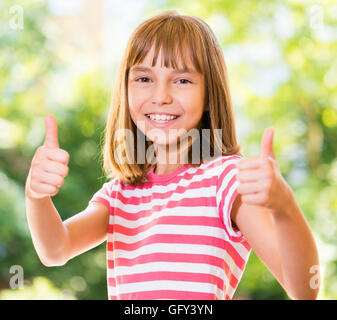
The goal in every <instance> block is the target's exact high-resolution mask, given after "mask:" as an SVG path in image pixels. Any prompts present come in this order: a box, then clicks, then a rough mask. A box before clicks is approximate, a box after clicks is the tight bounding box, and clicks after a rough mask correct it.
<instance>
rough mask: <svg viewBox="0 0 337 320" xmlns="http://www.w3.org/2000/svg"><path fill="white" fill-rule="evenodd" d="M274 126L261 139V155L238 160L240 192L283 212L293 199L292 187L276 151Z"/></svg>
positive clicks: (254, 202) (253, 201) (250, 201)
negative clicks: (274, 147)
mask: <svg viewBox="0 0 337 320" xmlns="http://www.w3.org/2000/svg"><path fill="white" fill-rule="evenodd" d="M273 135H274V130H273V129H272V128H268V129H266V130H265V132H264V135H263V138H262V143H261V156H260V157H256V158H246V159H242V160H240V161H238V162H237V164H236V167H237V168H238V170H239V172H238V173H237V180H238V181H239V186H238V193H240V194H241V195H242V197H241V198H242V202H243V203H247V204H252V205H257V206H263V207H266V208H269V209H271V210H272V211H273V212H282V208H284V206H285V205H287V201H288V199H289V200H290V193H291V190H290V187H289V186H288V184H287V182H286V181H285V180H284V178H283V177H282V174H281V172H280V170H279V167H278V164H277V161H276V159H275V155H274V152H273Z"/></svg>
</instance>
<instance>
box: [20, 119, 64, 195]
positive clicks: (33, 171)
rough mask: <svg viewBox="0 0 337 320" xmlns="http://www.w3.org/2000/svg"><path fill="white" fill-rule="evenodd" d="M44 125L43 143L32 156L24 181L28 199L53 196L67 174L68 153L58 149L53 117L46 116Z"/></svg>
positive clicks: (55, 125)
mask: <svg viewBox="0 0 337 320" xmlns="http://www.w3.org/2000/svg"><path fill="white" fill-rule="evenodd" d="M45 124H46V137H45V140H44V143H43V145H42V146H40V147H38V149H37V150H36V152H35V154H34V157H33V160H32V163H31V167H30V169H29V173H28V177H27V180H26V187H25V189H26V190H25V193H26V197H28V198H30V199H42V198H46V197H50V196H55V195H56V194H57V193H58V191H59V188H60V187H61V186H62V185H63V183H64V178H65V177H66V176H67V175H68V172H69V168H68V162H69V153H68V152H67V151H65V150H62V149H60V148H59V143H58V138H57V124H56V120H55V118H54V116H52V115H48V116H46V118H45Z"/></svg>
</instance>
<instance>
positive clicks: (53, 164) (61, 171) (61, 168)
mask: <svg viewBox="0 0 337 320" xmlns="http://www.w3.org/2000/svg"><path fill="white" fill-rule="evenodd" d="M40 167H41V169H42V170H44V171H46V172H49V173H54V174H58V175H60V176H63V177H65V176H67V175H68V172H69V168H68V166H67V165H65V164H63V163H60V162H57V161H51V160H50V161H47V162H43V163H41V165H40Z"/></svg>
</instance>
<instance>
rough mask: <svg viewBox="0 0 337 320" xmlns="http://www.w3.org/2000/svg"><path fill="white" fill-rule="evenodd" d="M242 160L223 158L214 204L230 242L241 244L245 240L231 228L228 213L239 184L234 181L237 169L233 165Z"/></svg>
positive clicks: (236, 157) (230, 157) (239, 157)
mask: <svg viewBox="0 0 337 320" xmlns="http://www.w3.org/2000/svg"><path fill="white" fill-rule="evenodd" d="M241 159H243V157H241V156H238V155H233V156H223V158H222V164H221V166H220V172H219V175H218V182H217V188H216V190H217V191H216V203H217V208H218V211H219V216H220V219H221V221H222V222H223V225H224V228H225V231H226V233H227V235H228V237H229V239H230V240H231V241H234V242H243V241H245V238H244V236H243V234H242V233H241V231H240V230H238V229H236V228H234V227H233V225H232V222H231V218H230V212H231V210H232V206H233V203H234V200H235V198H236V196H237V194H238V191H237V189H238V186H239V182H238V181H237V179H236V174H237V173H238V169H237V168H236V166H235V164H236V163H237V162H238V161H239V160H241Z"/></svg>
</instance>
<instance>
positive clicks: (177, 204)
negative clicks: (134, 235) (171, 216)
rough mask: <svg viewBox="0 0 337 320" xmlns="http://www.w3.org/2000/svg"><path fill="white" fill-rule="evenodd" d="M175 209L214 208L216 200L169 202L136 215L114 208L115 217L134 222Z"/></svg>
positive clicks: (206, 198) (197, 199)
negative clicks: (156, 213)
mask: <svg viewBox="0 0 337 320" xmlns="http://www.w3.org/2000/svg"><path fill="white" fill-rule="evenodd" d="M177 207H182V209H184V207H185V208H186V209H190V208H193V207H216V199H215V197H202V196H199V197H195V198H184V199H181V200H177V201H173V200H171V201H169V202H167V203H164V204H163V205H155V206H152V207H151V209H150V210H141V207H140V210H139V211H137V212H136V213H131V212H127V211H124V210H122V209H120V208H118V207H116V208H115V215H116V216H119V217H121V218H123V219H125V220H130V221H136V220H139V219H142V218H146V217H149V216H151V215H152V214H153V212H159V211H162V210H163V209H166V208H168V209H169V208H177Z"/></svg>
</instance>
